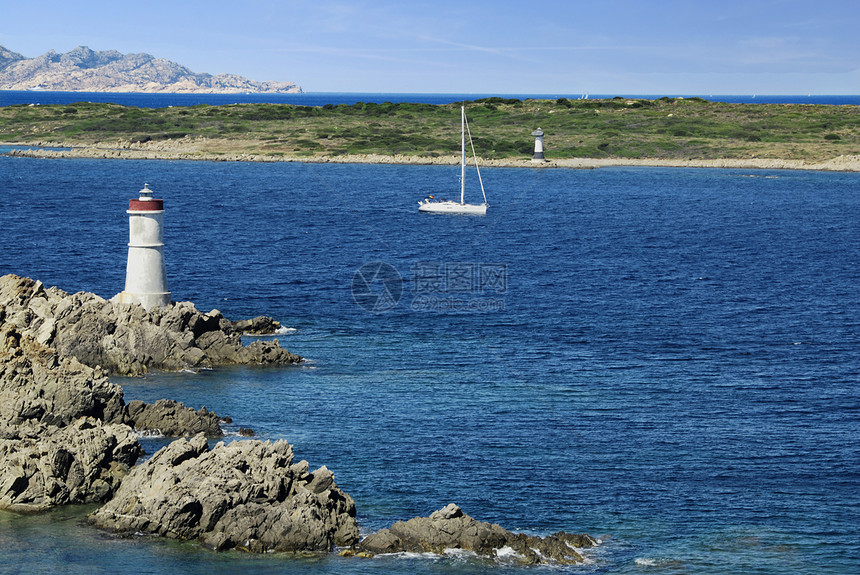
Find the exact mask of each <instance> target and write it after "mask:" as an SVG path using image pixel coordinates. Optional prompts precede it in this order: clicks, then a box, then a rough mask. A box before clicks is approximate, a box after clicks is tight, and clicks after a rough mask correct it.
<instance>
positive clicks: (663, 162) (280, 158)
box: [6, 140, 860, 172]
mask: <svg viewBox="0 0 860 575" xmlns="http://www.w3.org/2000/svg"><path fill="white" fill-rule="evenodd" d="M147 144H150V143H147ZM147 144H143V145H141V144H131V145H129V146H127V147H125V146H123V147H121V146H116V147H110V148H108V147H101V146H77V145H71V144H65V143H62V142H60V143H43V144H41V145H42V146H45V147H34V146H33V145H32V144H26V143H9V144H6V145H7V146H8V147H12V148H15V147H16V146H21V148H19V149H13V150H11V151H9V152H7V153H6V155H7V156H14V157H28V158H48V159H50V158H85V159H111V160H190V161H212V162H260V163H275V162H303V163H309V164H329V163H331V164H398V165H441V166H453V165H459V163H460V158H459V156H456V155H445V156H415V155H402V154H394V155H383V154H338V155H325V154H322V155H283V154H277V155H275V154H264V153H256V152H213V151H207V149H206V147H207V146H205V145H201V143H200V142H198V141H195V140H191V141H183V140H179V141H170V142H158V143H153V144H155V145H151V144H150V145H147ZM480 164H481V166H486V167H494V168H567V169H596V168H606V167H620V166H633V167H661V168H732V169H750V170H813V171H834V172H860V155H840V156H837V157H835V158H831V159H829V160H824V161H807V160H792V159H780V158H720V159H692V158H691V159H674V158H547V159H546V160H545V161H542V162H535V161H533V160H531V159H529V158H500V159H483V160H481V161H480Z"/></svg>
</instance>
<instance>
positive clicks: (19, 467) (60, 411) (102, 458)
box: [0, 307, 222, 511]
mask: <svg viewBox="0 0 860 575" xmlns="http://www.w3.org/2000/svg"><path fill="white" fill-rule="evenodd" d="M5 319H6V310H5V308H3V307H0V509H12V510H15V511H38V510H43V509H47V508H50V507H53V506H56V505H65V504H68V503H93V502H101V501H105V500H106V499H108V498H109V497H110V496H111V495H112V494H113V491H114V490H115V489H116V487H117V486H118V485H119V481H120V479H121V478H122V476H123V475H125V474H126V473H127V472H128V469H129V467H130V466H131V465H133V464H134V462H135V461H136V459H137V457H138V456H139V455H140V454H141V453H142V450H141V448H140V444H139V443H138V441H137V433H136V432H135V430H133V429H132V427H130V425H133V426H134V427H135V428H136V429H137V430H138V431H158V432H159V433H161V434H163V435H176V436H179V435H191V434H194V433H199V432H204V433H206V434H208V435H210V436H216V437H217V436H221V435H222V433H221V428H220V426H219V425H218V421H219V418H218V416H217V415H215V414H213V413H211V412H209V411H207V410H206V409H205V408H201V409H200V410H198V411H194V410H193V409H191V408H186V407H185V406H184V405H182V404H181V403H176V402H172V401H159V402H156V403H155V404H152V405H150V404H145V403H143V402H140V401H133V402H129V405H126V404H125V402H124V400H123V392H122V388H121V387H120V386H118V385H116V384H114V383H111V382H110V381H109V380H108V378H107V376H106V375H105V373H104V371H103V370H101V369H98V368H95V369H94V368H91V367H88V366H86V365H83V364H82V363H81V362H79V361H78V360H77V359H75V358H74V357H67V356H61V355H60V354H58V353H57V351H56V350H55V349H53V348H50V347H47V346H45V345H42V344H41V343H39V342H37V341H36V340H34V339H33V338H32V337H30V336H28V335H22V334H21V333H20V332H19V331H18V330H17V328H16V327H15V326H14V325H13V324H10V323H7V322H6V321H5Z"/></svg>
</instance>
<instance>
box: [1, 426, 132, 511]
mask: <svg viewBox="0 0 860 575" xmlns="http://www.w3.org/2000/svg"><path fill="white" fill-rule="evenodd" d="M141 453H142V451H141V448H140V444H139V443H138V442H137V436H136V434H135V433H134V432H133V431H132V430H131V428H130V427H128V426H127V425H122V424H110V425H103V424H102V422H101V421H99V420H96V419H94V418H92V417H84V418H81V419H78V420H76V421H74V422H72V423H71V424H70V425H66V426H64V427H57V426H56V425H46V424H43V423H37V422H34V421H27V422H25V423H19V424H16V425H8V424H6V423H2V424H0V509H6V510H9V511H16V512H33V511H44V510H46V509H49V508H51V507H54V506H56V505H66V504H70V503H101V502H104V501H106V500H107V499H109V498H110V497H111V495H113V493H114V491H115V490H116V488H117V487H118V485H119V483H120V481H121V480H122V478H123V477H124V476H125V475H126V474H127V473H128V471H129V468H130V467H131V466H132V465H134V463H135V461H137V458H138V457H139V456H140V455H141Z"/></svg>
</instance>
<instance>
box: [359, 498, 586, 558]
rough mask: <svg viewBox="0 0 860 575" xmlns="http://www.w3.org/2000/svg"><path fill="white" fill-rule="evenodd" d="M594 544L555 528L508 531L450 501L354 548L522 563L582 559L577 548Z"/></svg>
mask: <svg viewBox="0 0 860 575" xmlns="http://www.w3.org/2000/svg"><path fill="white" fill-rule="evenodd" d="M596 544H597V542H596V541H595V540H594V539H593V538H591V537H590V536H588V535H574V534H570V533H564V532H559V533H556V534H554V535H549V536H547V537H537V536H533V535H525V534H522V533H512V532H510V531H508V530H507V529H504V528H503V527H501V526H499V525H498V524H496V523H487V522H483V521H477V520H476V519H473V518H472V517H469V516H468V515H466V514H465V513H463V510H462V509H460V508H459V507H458V506H457V505H454V504H453V503H452V504H450V505H448V506H447V507H445V508H443V509H440V510H439V511H436V512H434V513H432V514H431V515H430V516H429V517H415V518H413V519H410V520H409V521H398V522H397V523H395V524H394V525H392V526H391V528H389V529H382V530H380V531H377V532H376V533H373V534H372V535H369V536H367V537H366V538H365V539H364V540H362V541H361V543H360V544H359V546H358V549H359V552H360V553H363V554H370V555H376V554H381V553H398V552H403V551H409V552H415V553H443V552H444V551H445V550H446V549H464V550H467V551H473V552H474V553H476V554H478V555H480V556H485V557H498V556H499V555H500V554H504V555H506V556H510V557H513V558H514V559H515V560H516V561H517V562H520V563H525V564H545V563H550V564H562V565H568V564H573V563H581V562H582V561H583V558H582V555H580V554H579V551H578V549H581V548H584V547H591V546H593V545H596ZM505 552H506V553H505Z"/></svg>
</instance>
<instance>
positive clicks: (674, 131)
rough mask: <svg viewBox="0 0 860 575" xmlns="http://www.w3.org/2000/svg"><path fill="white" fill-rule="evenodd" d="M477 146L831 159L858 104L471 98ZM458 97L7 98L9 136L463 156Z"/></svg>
mask: <svg viewBox="0 0 860 575" xmlns="http://www.w3.org/2000/svg"><path fill="white" fill-rule="evenodd" d="M465 105H466V113H467V116H468V118H469V123H470V126H471V132H472V137H473V141H474V146H475V150H476V152H477V154H478V155H479V156H481V157H482V158H484V159H487V160H493V159H506V158H524V157H530V155H531V153H532V151H533V150H534V138H533V137H532V136H531V132H532V131H533V130H534V129H536V128H538V127H540V128H541V129H543V130H544V132H545V133H546V136H545V146H546V153H547V158H549V159H567V158H621V159H636V158H643V159H644V158H648V159H682V160H698V159H702V160H707V159H748V158H773V159H786V160H805V161H822V160H826V159H829V158H834V157H837V156H840V155H852V154H858V153H860V106H830V105H807V104H725V103H719V102H709V101H707V100H703V99H701V98H688V99H682V98H660V99H657V100H641V99H634V100H631V99H626V98H613V99H606V100H569V99H566V98H560V99H558V100H514V99H503V98H484V99H480V100H475V101H473V102H465ZM459 107H460V103H455V104H447V105H431V104H414V103H400V104H397V103H389V102H386V103H383V104H373V103H361V102H360V103H357V104H354V105H345V104H341V105H325V106H322V107H310V106H295V105H288V104H235V105H226V106H210V105H199V106H191V107H170V108H136V107H128V106H120V105H116V104H94V103H76V104H69V105H44V106H34V105H18V106H7V107H0V143H9V142H15V143H21V144H34V145H35V144H38V145H51V144H54V145H64V146H81V147H97V148H112V149H117V148H119V149H122V148H126V147H130V146H141V145H149V146H153V145H154V144H156V143H165V144H167V143H176V144H177V146H179V145H180V144H183V143H186V144H187V143H188V142H189V141H193V142H195V146H194V149H195V151H196V152H199V153H205V154H209V155H213V154H214V155H217V154H227V153H237V152H238V153H247V154H259V155H265V156H270V157H275V158H277V157H308V158H309V157H323V156H328V157H332V156H339V155H357V154H379V155H387V156H394V155H406V156H418V157H428V158H432V157H437V156H450V155H453V154H457V153H458V151H459V148H460V141H459V112H460V110H459Z"/></svg>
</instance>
